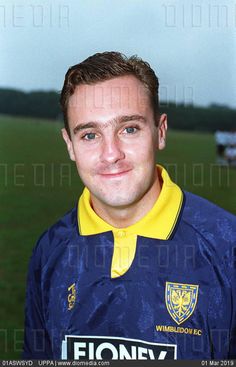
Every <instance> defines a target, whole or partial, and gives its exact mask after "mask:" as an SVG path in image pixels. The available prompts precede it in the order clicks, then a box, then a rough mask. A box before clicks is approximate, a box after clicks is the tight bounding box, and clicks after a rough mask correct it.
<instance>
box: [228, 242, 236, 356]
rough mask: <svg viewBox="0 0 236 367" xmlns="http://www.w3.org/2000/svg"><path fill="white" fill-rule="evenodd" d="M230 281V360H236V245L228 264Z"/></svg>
mask: <svg viewBox="0 0 236 367" xmlns="http://www.w3.org/2000/svg"><path fill="white" fill-rule="evenodd" d="M228 274H229V281H230V284H231V299H232V318H231V320H232V321H231V329H230V335H229V359H236V243H235V245H234V246H233V247H232V249H231V256H230V260H229V264H228Z"/></svg>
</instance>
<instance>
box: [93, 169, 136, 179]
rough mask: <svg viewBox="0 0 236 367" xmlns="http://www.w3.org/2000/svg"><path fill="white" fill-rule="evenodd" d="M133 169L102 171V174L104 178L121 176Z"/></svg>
mask: <svg viewBox="0 0 236 367" xmlns="http://www.w3.org/2000/svg"><path fill="white" fill-rule="evenodd" d="M130 171H131V169H128V170H125V171H119V172H111V173H109V172H108V173H100V176H101V177H103V178H120V177H124V176H125V175H127V174H128V173H129V172H130Z"/></svg>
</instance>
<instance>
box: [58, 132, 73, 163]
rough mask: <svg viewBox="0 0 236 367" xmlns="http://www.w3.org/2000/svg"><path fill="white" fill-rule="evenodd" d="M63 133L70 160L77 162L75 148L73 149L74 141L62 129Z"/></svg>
mask: <svg viewBox="0 0 236 367" xmlns="http://www.w3.org/2000/svg"><path fill="white" fill-rule="evenodd" d="M61 133H62V137H63V139H64V141H65V143H66V146H67V150H68V153H69V156H70V159H71V160H72V161H75V154H74V148H73V144H72V141H71V139H70V137H69V135H68V133H67V131H66V129H64V128H63V129H61Z"/></svg>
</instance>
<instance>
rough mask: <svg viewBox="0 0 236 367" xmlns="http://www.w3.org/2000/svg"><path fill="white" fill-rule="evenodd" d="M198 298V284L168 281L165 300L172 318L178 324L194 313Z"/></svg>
mask: <svg viewBox="0 0 236 367" xmlns="http://www.w3.org/2000/svg"><path fill="white" fill-rule="evenodd" d="M197 298H198V285H194V284H181V283H171V282H166V290H165V301H166V307H167V310H168V312H169V314H170V316H171V317H172V319H173V320H174V321H175V322H176V323H177V324H178V325H180V324H182V322H184V321H186V320H187V319H188V318H189V317H190V316H191V315H192V313H193V311H194V309H195V307H196V304H197Z"/></svg>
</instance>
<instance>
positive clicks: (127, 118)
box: [73, 115, 147, 134]
mask: <svg viewBox="0 0 236 367" xmlns="http://www.w3.org/2000/svg"><path fill="white" fill-rule="evenodd" d="M129 121H140V122H142V123H146V122H147V120H146V119H145V117H143V116H142V115H123V116H118V117H116V118H115V119H112V120H110V121H108V122H107V123H106V124H105V126H106V125H107V124H114V123H116V124H122V123H124V122H129ZM97 127H100V128H102V127H104V125H102V124H101V123H100V122H98V121H89V122H86V123H81V124H77V125H76V126H75V127H74V129H73V133H74V134H76V133H77V132H78V131H81V130H85V129H91V128H97Z"/></svg>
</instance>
